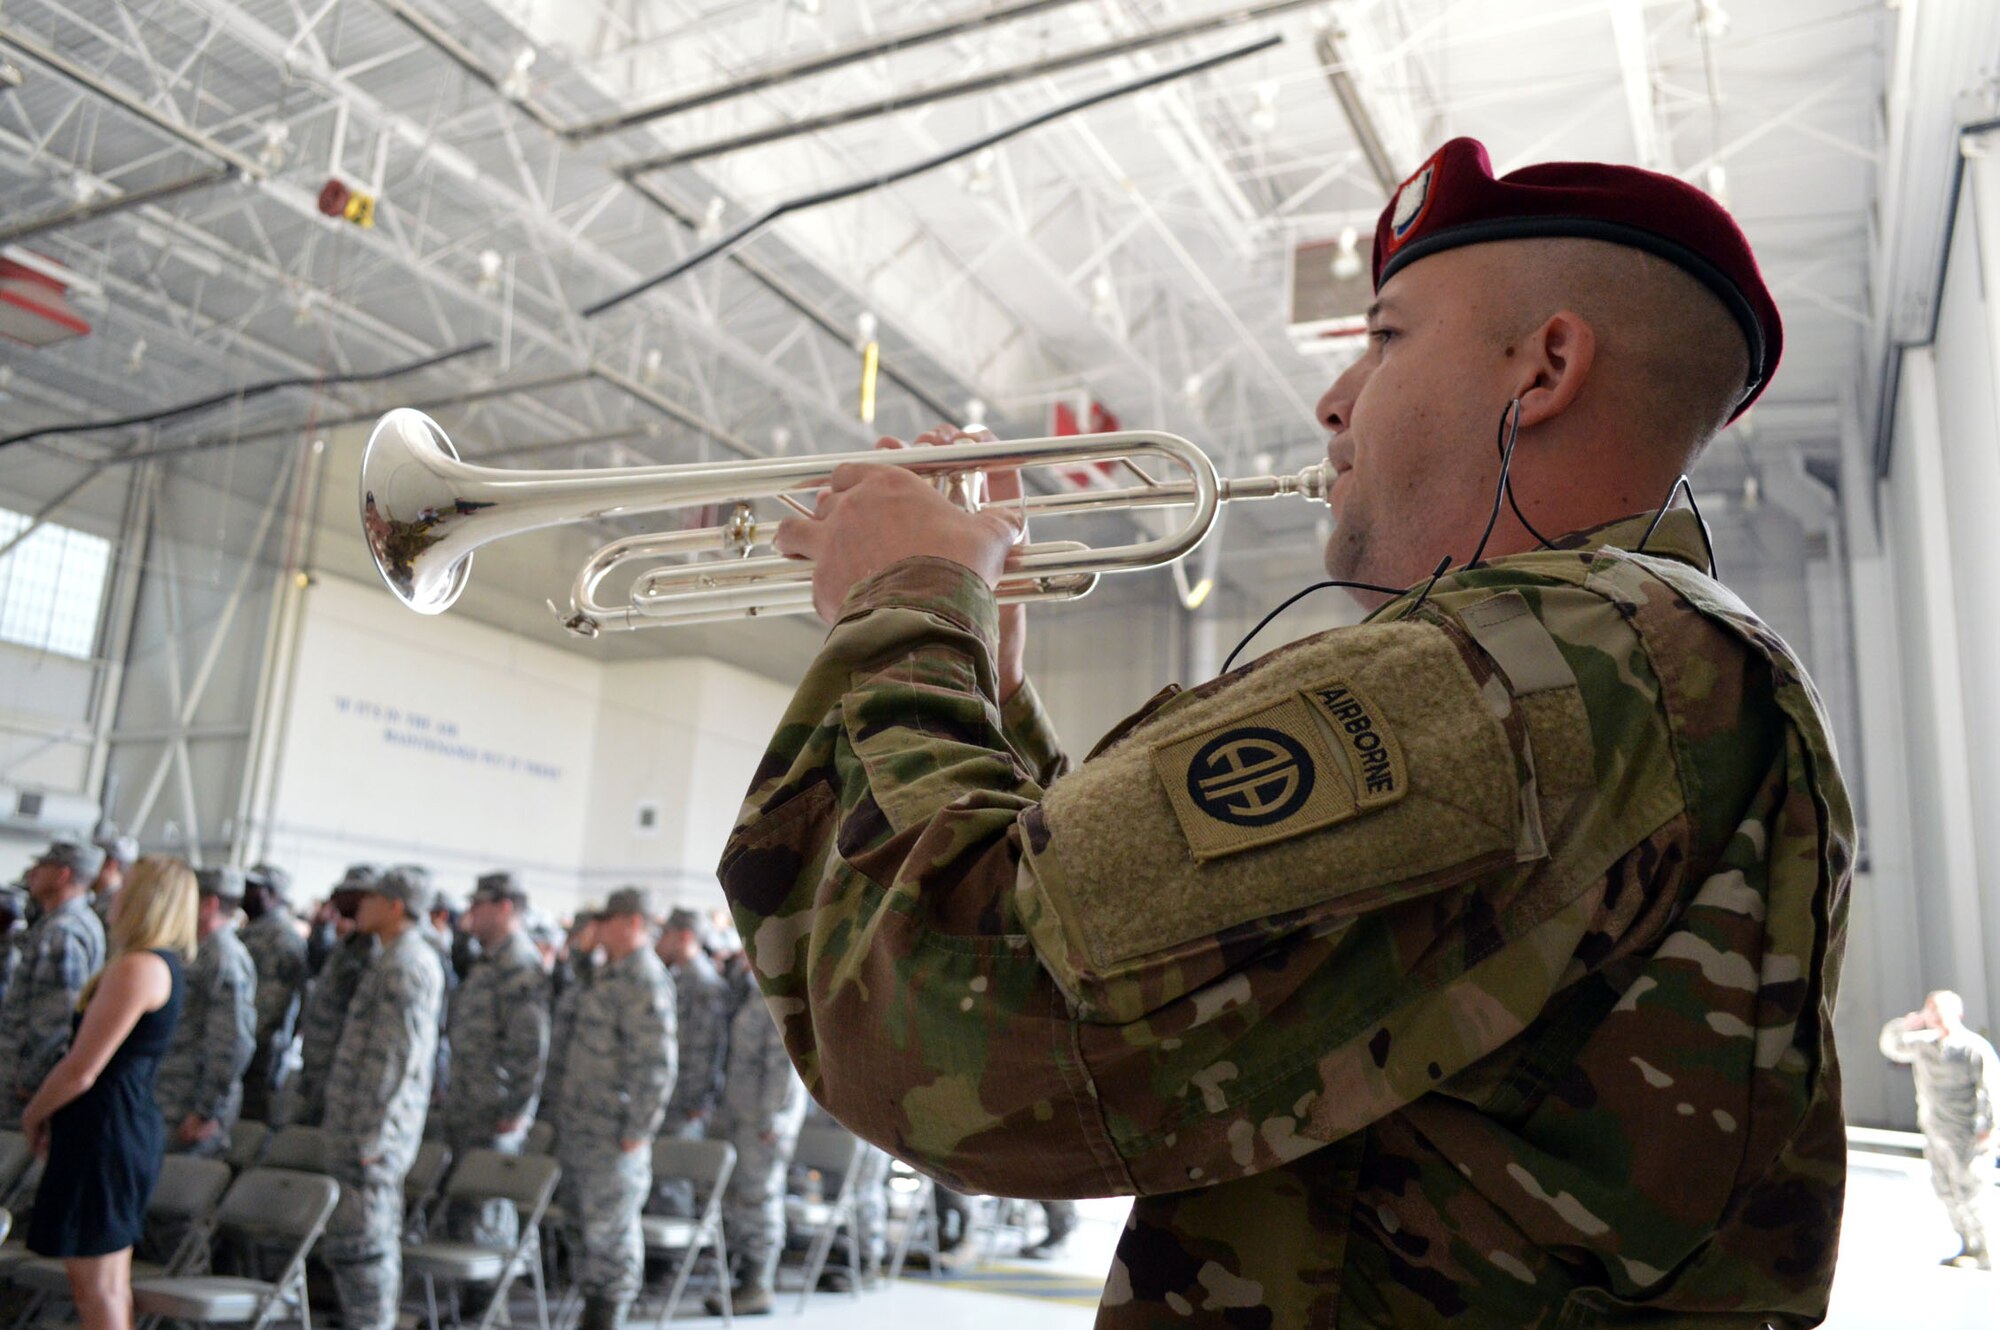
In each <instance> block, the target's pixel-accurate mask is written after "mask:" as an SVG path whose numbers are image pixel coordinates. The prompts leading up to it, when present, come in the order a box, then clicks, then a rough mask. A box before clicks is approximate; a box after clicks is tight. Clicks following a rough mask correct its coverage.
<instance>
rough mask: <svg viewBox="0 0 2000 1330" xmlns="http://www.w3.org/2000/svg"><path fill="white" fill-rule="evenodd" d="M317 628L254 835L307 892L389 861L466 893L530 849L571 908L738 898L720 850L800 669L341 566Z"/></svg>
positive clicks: (530, 858) (541, 875)
mask: <svg viewBox="0 0 2000 1330" xmlns="http://www.w3.org/2000/svg"><path fill="white" fill-rule="evenodd" d="M302 634H303V635H302V638H301V642H300V649H299V652H298V664H297V667H296V670H295V673H294V676H293V680H292V687H291V693H290V697H289V699H288V701H287V703H286V705H285V709H284V720H283V722H282V724H283V726H284V729H283V737H282V740H281V743H282V757H281V759H280V761H279V762H278V763H277V764H276V770H277V777H276V784H275V787H274V789H273V791H272V797H271V813H270V818H269V822H268V825H267V826H265V827H261V828H259V827H253V828H251V840H252V844H259V843H261V844H264V845H266V846H267V847H268V853H269V854H270V855H271V856H272V857H273V858H275V859H276V860H277V861H278V862H280V863H284V864H286V865H288V866H291V867H292V868H293V870H294V872H295V873H297V874H298V875H299V877H300V881H301V883H302V885H303V888H304V890H305V891H306V892H308V893H316V892H318V891H320V890H322V889H323V888H324V885H325V884H328V883H331V882H332V881H333V880H334V879H335V878H336V877H337V876H338V875H339V872H340V870H341V868H342V867H343V866H344V865H346V864H348V863H350V862H354V861H357V860H375V861H383V862H397V861H410V862H415V863H421V864H424V865H426V866H428V867H429V868H430V869H431V870H432V872H433V875H434V876H435V877H436V879H437V880H438V882H439V883H440V884H441V885H443V886H445V887H447V888H448V889H449V890H451V891H452V892H453V894H455V895H458V896H463V895H465V894H466V892H467V891H469V890H470V887H471V884H472V879H473V877H474V876H476V875H477V874H478V873H480V872H482V871H484V870H486V869H489V868H493V867H496V866H510V867H514V868H516V869H518V870H519V871H521V872H522V874H523V876H524V880H525V881H526V884H527V886H528V888H529V890H530V892H531V894H532V895H533V896H534V897H535V899H536V901H537V903H539V904H541V905H543V906H544V907H545V908H549V909H552V910H555V911H557V912H559V913H567V912H569V911H570V910H572V909H574V908H575V907H576V906H577V905H578V904H580V903H582V902H584V901H586V900H589V899H592V898H595V897H599V896H602V895H603V894H604V893H605V892H606V891H608V890H610V889H611V888H613V887H616V886H620V885H624V884H627V883H637V884H641V885H645V886H648V887H651V888H654V889H655V890H656V891H657V892H658V894H659V897H660V900H661V903H662V904H668V903H674V904H688V905H693V906H697V907H701V908H710V907H713V906H717V905H720V904H721V903H722V897H721V893H720V890H719V889H718V888H717V887H716V884H715V876H714V871H713V870H714V865H715V861H716V858H717V856H718V855H719V854H720V853H721V849H722V843H723V840H724V838H725V837H726V836H727V834H728V831H729V827H730V825H731V824H732V823H733V821H734V820H735V814H736V809H737V805H738V803H739V802H740V801H741V798H742V795H743V791H744V789H745V787H746V786H747V785H748V783H749V779H750V775H751V772H752V771H753V770H754V769H755V766H756V763H757V759H758V758H759V757H760V756H761V755H762V753H763V751H764V746H765V742H766V741H767V740H768V738H769V737H770V733H771V731H772V729H773V728H774V727H775V725H776V722H777V718H778V716H779V714H780V713H781V712H782V710H783V707H784V704H785V702H786V701H787V700H788V699H789V697H790V690H789V689H788V688H785V687H782V686H780V685H778V684H775V683H772V682H770V681H769V680H766V679H762V678H759V677H757V676H755V675H751V674H748V673H747V672H745V671H743V670H739V669H736V668H734V667H732V666H729V665H725V664H722V663H720V662H716V661H710V660H702V659H682V660H664V661H626V662H615V663H601V662H597V661H593V660H591V659H589V658H588V657H584V656H580V655H577V654H575V653H572V652H567V651H562V650H558V649H556V648H554V647H549V646H544V645H542V644H540V643H536V642H532V641H529V640H527V639H525V638H523V637H520V636H518V635H516V634H512V633H507V632H503V631H501V630H499V629H496V628H492V627H488V626H486V625H484V624H481V623H478V622H476V621H473V620H470V619H466V618H454V617H452V616H449V615H445V616H439V617H435V618H426V617H423V616H419V615H414V614H411V613H409V612H408V611H407V610H404V609H403V608H402V607H401V606H400V605H398V604H397V603H396V602H395V601H394V599H393V598H391V597H390V596H389V595H388V594H387V593H386V592H385V591H384V590H383V589H382V588H381V587H380V586H364V585H362V584H360V583H356V582H350V581H347V580H345V579H342V578H338V577H322V578H320V579H318V580H317V581H316V583H315V585H314V586H313V588H312V589H311V591H310V593H309V596H308V599H307V602H306V608H305V612H304V618H303V629H302ZM642 809H647V810H650V812H651V817H650V818H649V819H648V821H649V825H642V824H641V819H640V812H641V810H642Z"/></svg>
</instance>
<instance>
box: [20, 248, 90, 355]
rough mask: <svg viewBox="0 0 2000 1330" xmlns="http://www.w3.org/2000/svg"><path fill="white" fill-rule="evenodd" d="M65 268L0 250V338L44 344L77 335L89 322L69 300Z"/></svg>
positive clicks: (88, 325)
mask: <svg viewBox="0 0 2000 1330" xmlns="http://www.w3.org/2000/svg"><path fill="white" fill-rule="evenodd" d="M67 275H68V270H67V269H65V268H63V267H62V266H61V265H60V264H57V263H54V262H52V261H50V260H48V259H44V258H42V257H41V256H40V255H39V254H30V253H28V252H27V251H25V250H20V249H15V248H13V247H12V246H9V247H8V248H7V249H6V250H5V251H4V252H0V337H4V338H6V339H7V340H8V341H10V342H19V343H21V344H22V345H23V346H47V345H49V344H50V343H51V342H63V341H67V340H69V339H70V338H72V337H81V336H83V335H84V334H85V333H87V332H89V331H90V323H89V321H88V320H86V319H85V318H84V317H83V315H81V314H79V313H78V312H77V310H76V307H75V306H74V305H72V304H70V302H69V283H68V282H66V281H64V280H63V279H64V277H66V276H67Z"/></svg>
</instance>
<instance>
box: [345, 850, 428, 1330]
mask: <svg viewBox="0 0 2000 1330" xmlns="http://www.w3.org/2000/svg"><path fill="white" fill-rule="evenodd" d="M429 903H430V889H429V887H428V886H427V885H426V884H425V883H423V882H422V881H421V880H420V879H418V878H415V877H413V876H409V875H406V874H405V873H404V872H403V870H402V869H401V868H392V869H390V870H389V871H388V872H386V873H384V874H382V875H381V876H380V877H379V878H377V879H375V881H374V884H373V885H372V886H371V887H370V888H369V889H368V890H367V891H366V892H365V893H364V894H363V895H362V897H361V903H360V906H359V908H358V909H357V910H356V913H355V920H354V922H355V928H356V930H357V931H359V932H361V933H365V934H367V935H369V936H370V937H373V938H375V939H376V940H377V941H378V942H379V943H380V944H381V951H380V953H379V954H378V955H376V957H375V959H374V960H373V961H371V962H369V965H368V970H367V972H366V973H365V974H363V975H362V977H361V983H360V985H359V986H358V987H357V988H356V989H355V990H354V1000H353V1001H352V1002H351V1003H350V1004H349V1005H348V1012H347V1022H346V1024H345V1025H344V1026H343V1028H342V1029H341V1032H340V1043H339V1046H338V1047H337V1048H336V1049H335V1051H334V1055H333V1066H332V1068H331V1070H329V1071H328V1073H327V1078H326V1131H327V1144H328V1152H329V1154H330V1156H331V1159H330V1169H329V1171H330V1172H331V1173H332V1174H333V1176H334V1177H335V1178H336V1179H337V1180H338V1181H339V1182H340V1203H339V1205H337V1206H336V1207H335V1208H334V1212H333V1217H332V1218H331V1219H329V1220H327V1224H326V1236H325V1237H324V1238H322V1239H321V1240H320V1246H319V1251H320V1255H321V1258H322V1259H324V1260H325V1262H326V1265H327V1269H328V1270H329V1271H330V1272H331V1273H332V1275H333V1286H334V1290H335V1292H336V1293H338V1294H339V1296H340V1322H341V1325H342V1327H343V1328H344V1330H392V1327H394V1326H395V1324H396V1307H397V1304H398V1303H399V1302H400V1301H401V1297H402V1287H403V1179H404V1177H405V1176H407V1175H408V1173H409V1171H410V1165H411V1163H413V1162H414V1161H415V1159H416V1155H417V1147H418V1145H419V1144H421V1143H422V1141H423V1134H424V1118H425V1116H426V1113H427V1111H428V1107H429V1104H430V1095H431V1073H432V1069H433V1066H434V1061H433V1060H434V1058H435V1057H436V1055H437V1037H438V1010H439V1008H440V1007H441V1006H442V1005H443V1002H444V971H443V967H442V965H440V963H439V962H438V958H437V952H436V950H435V949H434V948H433V947H432V946H431V945H430V943H429V942H427V941H425V940H424V938H423V936H422V934H420V933H419V932H418V931H417V929H416V927H415V922H416V920H418V919H420V918H422V917H423V911H424V909H425V908H426V907H427V906H428V905H429Z"/></svg>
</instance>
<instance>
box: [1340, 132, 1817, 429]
mask: <svg viewBox="0 0 2000 1330" xmlns="http://www.w3.org/2000/svg"><path fill="white" fill-rule="evenodd" d="M1549 236H1567V237H1574V238H1580V239H1586V240H1606V241H1610V242H1611V243H1612V244H1615V245H1628V246H1630V247H1632V248H1634V249H1642V250H1644V251H1646V252H1647V253H1649V254H1653V255H1656V256H1657V257H1659V258H1662V259H1665V260H1666V261H1667V262H1669V263H1671V264H1673V265H1674V266H1675V267H1677V268H1679V269H1681V270H1682V271H1683V272H1685V273H1687V274H1688V275H1690V276H1691V277H1693V278H1695V280H1697V281H1699V282H1700V283H1701V284H1702V285H1703V286H1706V287H1707V288H1708V289H1709V290H1710V291H1711V292H1713V293H1714V294H1715V297H1716V298H1717V299H1718V300H1720V301H1721V302H1722V303H1723V305H1724V306H1725V307H1727V308H1728V310H1729V313H1730V314H1731V316H1732V317H1734V318H1735V320H1736V324H1737V327H1739V328H1741V329H1742V330H1743V340H1744V342H1745V344H1746V345H1747V346H1748V348H1749V351H1750V377H1749V381H1748V382H1747V383H1746V384H1745V385H1744V391H1743V396H1742V397H1741V398H1740V399H1739V400H1738V402H1737V404H1736V410H1735V412H1734V413H1733V414H1732V415H1731V416H1730V419H1732V420H1733V419H1735V418H1736V416H1740V415H1742V414H1743V412H1745V411H1747V410H1749V408H1750V404H1751V403H1752V402H1754V401H1756V400H1757V396H1758V394H1759V393H1761V392H1763V391H1764V388H1765V386H1766V385H1767V384H1769V383H1770V381H1771V376H1772V375H1773V374H1775V373H1776V372H1777V369H1778V354H1779V352H1780V351H1781V350H1783V348H1784V337H1785V330H1784V324H1783V322H1782V321H1781V320H1780V319H1779V317H1778V305H1777V302H1776V301H1775V300H1773V299H1772V298H1771V292H1770V289H1769V288H1768V287H1766V286H1765V285H1764V278H1763V275H1762V274H1761V273H1760V272H1759V271H1758V268H1757V256H1756V255H1755V254H1753V253H1751V251H1750V242H1749V241H1748V240H1747V239H1745V238H1744V235H1743V232H1742V230H1741V229H1740V228H1738V226H1737V225H1736V222H1735V219H1733V218H1732V217H1730V215H1729V213H1728V211H1727V210H1726V209H1725V208H1723V206H1722V205H1721V204H1719V203H1717V202H1716V201H1715V200H1714V199H1712V198H1710V197H1709V196H1708V195H1707V194H1705V193H1703V192H1702V191H1701V190H1699V189H1697V188H1695V187H1694V186H1693V185H1690V184H1688V183H1687V182H1686V181H1685V180H1678V179H1675V178H1674V177H1673V176H1670V175H1661V174H1660V173H1658V172H1656V171H1643V170H1640V169H1639V168H1638V167H1636V166H1612V165H1609V164H1607V163H1604V162H1543V163H1540V164H1538V165H1535V166H1524V167H1522V168H1521V169H1519V170H1518V171H1510V172H1508V173H1507V174H1506V175H1504V176H1501V177H1500V178H1499V179H1497V180H1496V179H1494V177H1493V164H1492V162H1491V161H1490V160H1489V159H1488V158H1487V156H1486V148H1485V145H1483V144H1481V143H1480V142H1479V140H1477V139H1469V138H1457V139H1453V140H1451V142H1449V143H1447V144H1445V145H1444V146H1443V147H1442V148H1439V149H1438V150H1437V152H1435V153H1434V154H1432V156H1431V158H1430V160H1429V161H1427V162H1425V163H1424V164H1423V165H1422V166H1420V167H1418V168H1417V170H1416V172H1415V174H1413V175H1411V176H1410V178H1409V179H1408V180H1405V181H1404V182H1403V184H1402V186H1401V187H1400V188H1399V189H1397V191H1396V193H1395V195H1394V196H1393V197H1391V198H1390V200H1389V204H1388V206H1387V207H1385V208H1384V209H1382V215H1381V217H1380V218H1378V219H1377V221H1376V223H1375V269H1374V271H1375V289H1376V290H1378V291H1379V290H1381V289H1382V283H1384V282H1386V281H1388V280H1389V278H1390V277H1392V276H1394V275H1395V274H1396V273H1397V272H1398V271H1400V270H1401V269H1403V268H1405V267H1408V266H1409V265H1410V264H1412V263H1414V262H1416V261H1417V260H1418V259H1420V258H1423V257H1425V256H1426V255H1430V254H1438V253H1442V252H1443V251H1445V250H1447V249H1456V248H1457V247H1459V246H1460V245H1477V244H1481V243H1483V242H1486V241H1490V240H1525V239H1530V238H1541V237H1549Z"/></svg>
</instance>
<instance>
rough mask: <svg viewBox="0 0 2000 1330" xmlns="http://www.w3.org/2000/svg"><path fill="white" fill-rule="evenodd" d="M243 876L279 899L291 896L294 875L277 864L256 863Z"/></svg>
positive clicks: (286, 898)
mask: <svg viewBox="0 0 2000 1330" xmlns="http://www.w3.org/2000/svg"><path fill="white" fill-rule="evenodd" d="M243 877H244V880H245V881H246V882H249V883H251V884H254V885H256V886H260V887H262V888H264V890H266V891H268V892H270V893H271V894H272V895H273V896H276V897H277V898H278V899H279V900H288V899H290V897H291V894H292V875H291V874H290V873H288V872H286V871H285V870H284V869H282V868H280V867H278V866H277V865H276V864H272V863H263V864H255V865H253V866H252V867H251V869H250V871H249V872H247V873H245V874H244V875H243Z"/></svg>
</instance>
